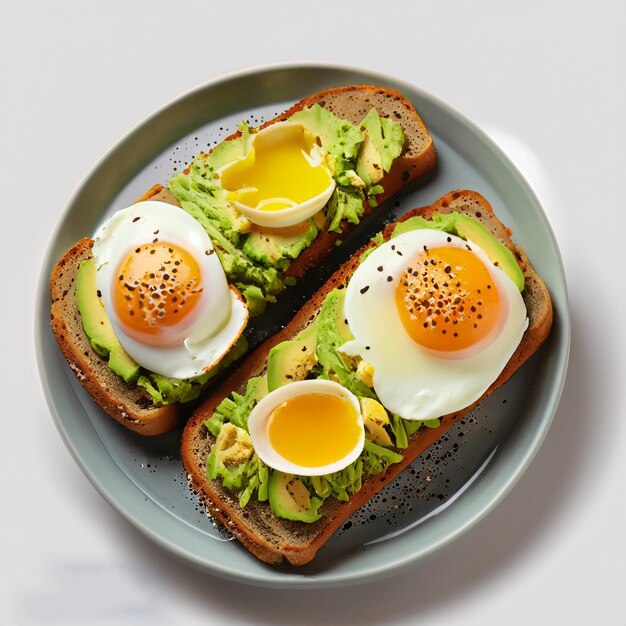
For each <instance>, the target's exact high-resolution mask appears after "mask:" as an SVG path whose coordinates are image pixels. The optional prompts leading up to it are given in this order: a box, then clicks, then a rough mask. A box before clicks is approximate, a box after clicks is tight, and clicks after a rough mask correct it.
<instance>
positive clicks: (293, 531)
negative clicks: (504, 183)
mask: <svg viewBox="0 0 626 626" xmlns="http://www.w3.org/2000/svg"><path fill="white" fill-rule="evenodd" d="M451 211H460V212H462V213H465V214H467V215H469V216H471V217H473V218H475V219H477V220H478V221H480V222H481V223H482V224H484V225H485V226H486V227H487V228H488V229H489V230H490V231H491V232H492V233H493V234H494V235H495V236H496V237H497V238H498V239H500V240H501V241H502V242H503V243H504V244H505V245H506V246H507V247H509V249H511V250H512V251H513V253H514V255H515V257H516V259H517V261H518V263H519V265H520V267H521V268H522V270H523V272H524V277H525V289H524V292H523V294H522V295H523V298H524V302H525V304H526V308H527V312H528V317H529V326H528V329H527V330H526V332H525V333H524V336H523V338H522V340H521V343H520V344H519V346H518V348H517V350H516V351H515V353H514V354H513V356H512V357H511V359H510V360H509V362H508V363H507V365H506V367H505V368H504V370H503V371H502V373H501V374H500V375H499V377H498V378H497V380H495V381H494V382H493V384H492V385H491V386H490V388H489V389H488V390H487V391H486V392H485V394H484V395H483V398H484V397H485V396H487V395H488V394H489V393H491V392H492V391H493V390H494V389H496V388H497V387H499V386H500V385H502V384H503V383H505V382H506V381H507V380H508V379H509V378H510V377H511V375H512V374H513V373H514V372H515V371H516V370H517V369H518V368H519V367H520V366H521V365H522V363H524V361H526V359H528V357H530V356H531V355H532V354H533V353H534V352H535V351H536V350H537V349H538V347H539V346H540V345H541V344H542V343H543V341H544V340H545V339H546V337H547V336H548V333H549V332H550V327H551V325H552V302H551V299H550V295H549V293H548V290H547V289H546V286H545V284H544V283H543V281H542V280H541V278H540V277H539V276H538V275H537V274H536V272H535V271H534V270H533V268H532V266H531V264H530V262H529V260H528V258H527V256H526V254H525V252H524V251H523V250H522V249H521V248H520V247H519V246H517V245H515V244H514V243H513V242H512V240H511V231H510V230H509V229H508V228H506V227H505V226H504V225H503V224H502V223H501V222H500V221H499V220H498V218H497V217H496V216H495V214H494V212H493V209H492V207H491V205H490V204H489V203H488V201H487V200H486V199H485V198H484V197H482V196H481V195H480V194H478V193H476V192H473V191H454V192H451V193H448V194H446V195H445V196H443V197H442V198H440V199H439V200H437V201H436V202H435V203H434V204H433V205H431V206H428V207H424V208H419V209H414V210H413V211H410V212H409V213H407V214H406V215H404V216H403V217H402V218H400V220H399V221H404V220H405V219H408V218H409V217H412V216H414V215H421V216H423V217H426V218H428V217H430V216H432V215H433V214H435V213H449V212H451ZM393 228H394V224H390V225H389V226H387V227H386V228H385V230H384V231H383V236H384V238H385V239H389V237H390V236H391V233H392V231H393ZM371 245H373V244H372V243H370V244H369V245H368V246H365V247H364V248H363V249H362V250H361V251H359V252H358V253H357V254H355V255H354V256H353V257H352V258H351V260H349V261H348V262H347V263H345V264H344V265H343V266H342V267H341V268H339V269H338V270H337V271H336V272H335V273H334V274H333V275H332V277H331V278H330V279H329V281H328V282H327V283H326V284H325V285H324V286H323V287H322V288H321V289H320V290H319V291H318V292H317V293H316V294H315V295H314V296H313V297H312V298H311V300H309V301H308V302H307V304H306V305H305V306H304V307H303V308H302V309H301V310H300V312H299V313H298V314H297V315H296V316H295V317H294V318H293V320H292V321H291V323H290V324H288V325H287V326H286V327H285V328H284V329H283V330H282V331H281V332H279V333H278V334H277V335H275V336H274V337H272V338H271V339H269V340H268V341H266V342H265V343H264V344H262V345H261V346H259V348H257V349H256V350H255V351H254V352H252V353H251V354H249V355H248V356H247V357H246V358H245V359H244V360H243V362H242V363H241V365H240V367H239V369H238V370H237V372H236V373H235V374H234V375H233V376H232V377H231V378H230V379H229V380H227V381H225V382H224V383H223V384H222V385H221V386H220V388H219V389H217V390H215V391H214V392H213V393H212V394H211V395H210V396H209V397H207V398H206V399H205V401H204V402H203V404H202V405H201V406H199V407H198V408H197V409H196V411H195V412H194V414H193V415H192V417H191V419H190V420H189V422H188V423H187V426H186V427H185V430H184V432H183V439H182V449H181V452H182V460H183V464H184V466H185V469H186V471H187V473H188V477H189V480H190V484H191V487H192V488H193V489H194V490H195V492H196V493H197V494H198V496H199V498H200V499H201V501H202V502H203V503H204V504H205V506H206V508H207V510H208V511H209V512H210V514H211V515H212V516H213V517H214V518H215V519H217V520H219V521H220V522H222V523H223V524H224V525H225V526H226V527H227V528H228V529H229V530H230V531H231V532H232V533H233V535H234V536H235V537H237V539H239V540H240V541H241V543H242V544H243V545H244V546H245V547H246V548H247V549H248V550H250V552H252V553H253V554H254V555H255V556H257V557H258V558H259V559H261V560H262V561H265V562H267V563H273V564H276V563H280V562H281V561H283V560H285V559H286V560H287V561H289V562H290V563H291V564H293V565H303V564H305V563H308V562H310V561H311V560H312V559H313V558H314V557H315V554H316V553H317V551H318V550H319V549H320V548H321V547H322V546H323V545H324V543H326V541H328V539H329V538H330V537H331V535H332V534H333V533H334V532H335V531H336V530H337V529H338V528H340V527H341V525H342V524H343V523H344V522H345V521H346V520H347V519H348V517H350V515H351V514H352V513H353V512H354V511H356V510H357V509H359V508H360V507H361V506H362V505H363V504H364V503H365V502H366V501H367V500H369V499H370V498H371V497H372V496H373V495H374V494H376V493H377V492H378V491H380V490H381V489H382V488H383V487H384V486H385V485H387V484H389V482H390V481H391V480H393V478H395V477H396V476H397V475H398V474H399V473H400V472H401V471H402V470H403V469H404V468H405V467H406V466H407V465H409V464H410V463H412V462H413V461H414V460H415V459H416V458H417V457H418V456H419V455H420V454H421V453H422V452H423V451H424V450H426V448H428V447H429V446H430V445H431V444H433V443H434V442H435V441H436V440H437V439H439V438H440V437H441V436H442V435H443V433H444V432H445V431H446V430H447V429H448V428H449V427H450V426H451V425H452V424H454V423H455V422H457V421H459V420H460V419H462V417H463V416H464V415H466V414H467V413H468V412H469V411H470V410H472V409H473V408H474V407H475V406H476V405H477V404H478V403H479V402H480V400H482V398H481V399H480V400H478V401H477V402H476V403H474V404H473V405H472V406H469V407H467V408H465V409H463V410H462V411H459V412H457V413H455V414H452V415H446V416H444V417H443V418H442V420H441V425H440V426H439V427H438V428H434V429H429V428H428V429H427V428H422V429H420V430H419V431H418V432H417V433H415V434H414V435H413V436H412V438H411V439H410V442H409V446H408V447H407V448H406V449H405V450H402V451H401V453H402V456H403V461H402V462H400V463H397V464H395V465H391V466H390V467H389V468H387V470H386V471H384V472H383V473H382V474H380V475H378V476H374V477H371V478H368V479H367V480H366V481H364V484H363V487H362V489H361V490H360V491H358V492H357V493H356V494H354V495H353V496H352V497H351V498H350V500H349V501H348V502H345V503H340V502H338V501H335V500H330V499H329V500H327V501H326V502H325V503H324V505H323V507H322V509H321V511H322V513H323V517H322V519H320V520H318V521H317V522H314V523H312V524H308V523H304V522H294V521H289V520H284V519H281V518H278V517H276V516H275V515H273V513H272V512H271V509H270V507H269V505H268V503H267V502H258V501H257V500H256V499H255V498H254V497H253V498H251V500H250V502H249V504H248V505H247V507H246V509H245V510H242V509H241V508H240V507H239V505H238V501H237V498H236V496H235V495H234V494H233V493H231V492H230V491H228V490H227V489H224V488H223V486H222V484H221V482H220V480H219V479H218V480H214V481H209V480H208V478H207V475H206V467H205V459H206V455H207V454H208V452H209V451H210V449H211V446H212V445H213V443H214V441H215V438H214V437H213V436H212V435H211V433H210V432H209V431H208V430H207V429H206V427H205V426H204V421H205V420H207V419H208V418H209V417H210V416H211V414H212V413H213V410H214V409H215V407H216V406H217V405H218V404H219V403H220V402H221V401H222V400H223V399H224V398H225V397H227V396H228V395H229V394H230V393H231V392H233V391H242V389H243V388H244V386H245V384H246V381H247V380H248V379H249V378H250V377H252V376H258V375H260V374H262V373H263V372H264V371H265V368H266V362H267V356H268V353H269V351H270V349H271V348H272V347H273V346H275V345H276V344H278V343H280V342H281V341H284V340H287V339H291V338H293V337H294V336H295V335H296V334H297V333H298V332H299V331H300V330H302V329H303V328H305V327H306V326H307V325H308V324H310V323H311V322H312V321H313V320H315V318H316V316H317V313H318V312H319V310H320V308H321V305H322V303H323V301H324V299H325V298H326V296H327V294H328V293H329V292H330V291H331V290H333V289H335V288H337V287H340V286H345V285H346V284H347V282H348V280H349V279H350V277H351V276H352V274H353V273H354V271H355V270H356V268H357V267H358V264H359V258H360V256H361V254H362V253H363V252H364V251H365V250H366V249H368V248H369V247H371Z"/></svg>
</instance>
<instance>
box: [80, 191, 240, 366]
mask: <svg viewBox="0 0 626 626" xmlns="http://www.w3.org/2000/svg"><path fill="white" fill-rule="evenodd" d="M155 238H158V239H159V240H160V241H165V242H168V243H173V244H176V245H178V246H180V247H181V248H184V249H185V250H187V251H188V252H189V253H191V254H192V255H193V257H194V258H195V259H196V261H197V263H198V264H199V266H200V271H201V274H202V285H201V286H202V288H203V290H202V294H201V295H200V299H199V301H198V303H197V305H196V307H195V308H194V311H193V312H192V313H190V314H189V315H188V316H187V317H186V318H185V319H184V320H183V322H182V323H180V324H178V325H175V326H172V327H170V328H169V329H168V334H169V340H170V341H169V342H168V343H172V344H174V345H167V346H154V345H147V344H145V343H142V342H140V341H138V340H137V339H135V338H134V337H130V336H129V335H128V334H127V333H126V332H125V331H124V329H123V327H122V325H121V324H120V321H119V319H118V317H117V314H116V312H115V308H114V306H113V298H114V290H115V288H116V283H117V270H118V268H119V267H120V265H121V263H122V262H123V261H124V260H125V259H126V258H127V257H128V255H129V253H130V252H131V251H132V250H134V249H135V248H136V247H138V246H141V245H143V244H148V243H151V242H152V241H153V240H154V239H155ZM92 254H93V257H94V262H95V265H96V285H97V288H98V291H99V292H100V294H101V297H102V302H103V304H104V310H105V312H106V314H107V316H108V318H109V320H110V322H111V326H112V327H113V331H114V333H115V336H116V337H117V339H118V340H119V342H120V344H121V345H122V347H123V348H124V349H125V350H126V352H128V354H129V355H130V356H131V357H132V358H133V359H134V360H135V361H137V363H138V364H139V365H141V366H142V367H145V368H146V369H148V370H150V371H152V372H154V373H156V374H161V375H163V376H168V377H171V378H189V377H192V376H197V375H199V374H201V373H202V372H204V371H206V370H208V369H210V368H211V367H213V366H214V365H215V364H217V362H218V361H219V360H220V359H221V358H222V357H223V356H225V354H226V353H227V352H228V350H229V349H230V347H231V346H232V345H233V343H234V342H235V341H236V340H237V339H238V338H239V336H240V335H241V333H242V331H243V329H244V328H245V326H246V323H247V320H248V309H247V306H246V304H245V303H244V302H243V299H242V298H241V296H240V295H239V293H238V292H237V291H236V290H234V289H231V288H229V286H228V283H227V281H226V276H225V274H224V270H223V268H222V266H221V264H220V261H219V259H218V257H217V254H215V250H214V248H213V244H212V242H211V240H210V238H209V236H208V235H207V233H206V231H205V230H204V229H203V228H202V226H201V225H200V224H199V223H198V222H197V221H196V220H195V219H194V218H193V217H192V216H191V215H189V214H188V213H186V212H185V211H183V210H182V209H180V208H178V207H175V206H172V205H170V204H167V203H165V202H158V201H146V202H139V203H137V204H135V205H133V206H131V207H129V208H127V209H123V210H121V211H118V212H117V213H115V214H114V215H113V216H112V217H111V218H110V219H109V220H107V221H106V222H105V223H104V224H102V226H100V228H99V229H98V230H97V232H96V233H95V235H94V244H93V249H92Z"/></svg>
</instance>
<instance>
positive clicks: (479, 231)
mask: <svg viewBox="0 0 626 626" xmlns="http://www.w3.org/2000/svg"><path fill="white" fill-rule="evenodd" d="M455 227H456V232H457V233H458V234H459V235H460V236H461V237H463V238H464V239H468V240H469V241H473V242H474V243H475V244H477V245H479V246H480V247H481V248H482V249H483V250H484V251H485V252H486V253H487V256H488V257H489V258H490V259H491V261H492V262H493V264H494V265H497V266H499V267H501V268H502V270H503V271H504V273H505V274H506V275H507V276H508V277H509V278H510V279H511V280H512V281H513V282H514V283H515V286H516V287H517V288H518V289H519V290H520V291H524V273H523V272H522V269H521V268H520V266H519V265H518V263H517V261H516V260H515V256H514V254H513V253H512V252H511V250H509V248H507V247H506V246H505V245H504V244H503V243H502V242H501V241H499V240H498V239H496V238H495V237H494V236H493V235H492V234H491V233H490V232H489V230H487V228H485V226H483V225H482V224H481V223H480V222H477V221H476V220H474V219H472V218H471V217H468V216H467V215H463V214H460V215H457V218H456V222H455Z"/></svg>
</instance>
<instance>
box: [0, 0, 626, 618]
mask: <svg viewBox="0 0 626 626" xmlns="http://www.w3.org/2000/svg"><path fill="white" fill-rule="evenodd" d="M246 6H247V5H245V4H243V3H236V2H224V3H219V5H217V4H216V3H210V2H206V0H203V1H198V0H186V1H185V2H182V3H174V2H172V3H165V2H154V1H153V2H148V1H147V0H146V1H143V2H135V3H133V4H132V6H130V3H128V2H123V1H121V0H119V1H114V2H100V3H96V2H90V3H82V2H78V1H76V0H74V1H71V0H58V1H57V2H54V3H53V2H20V3H18V2H14V3H11V4H9V3H8V2H6V1H4V0H3V1H2V2H0V23H1V24H2V25H3V29H2V30H3V34H2V37H1V38H0V58H1V59H2V66H3V69H2V80H1V81H0V106H1V111H0V146H1V149H0V178H1V180H2V183H3V184H2V187H3V195H2V205H3V209H4V210H3V219H4V228H3V229H2V230H3V239H4V241H3V245H2V247H1V250H2V252H1V254H2V270H3V272H2V275H3V278H4V280H5V281H6V282H7V283H8V284H7V285H5V288H4V290H3V307H2V329H3V338H2V348H3V350H2V352H3V354H2V380H3V388H4V390H5V394H6V396H7V398H8V400H7V401H5V402H4V420H3V421H4V429H3V442H4V444H3V446H2V453H1V454H0V464H1V465H0V467H1V471H2V476H3V478H2V481H1V483H0V497H1V499H2V500H1V501H2V502H3V505H2V515H0V537H1V538H0V541H1V543H2V552H1V554H2V565H3V584H2V586H0V623H3V624H4V623H6V624H16V625H19V624H40V623H44V624H58V623H61V624H64V623H80V624H113V623H115V624H126V623H128V624H155V625H158V624H162V623H163V624H165V623H168V624H169V623H182V624H205V625H206V624H218V623H219V624H274V625H283V624H284V625H286V624H319V623H322V622H325V623H330V624H336V623H342V624H346V625H347V624H380V623H385V624H415V623H428V624H464V625H467V624H480V625H481V626H487V625H491V624H494V625H496V624H498V625H499V624H502V623H507V624H511V625H517V624H531V623H532V624H590V623H598V624H624V621H625V619H626V618H625V614H626V610H625V609H624V604H623V597H622V596H623V592H622V586H623V583H622V581H623V580H624V579H626V539H625V537H626V534H625V533H624V528H626V504H625V502H626V499H625V498H624V496H623V477H624V476H626V449H625V444H624V441H625V434H626V433H625V428H624V421H625V418H626V414H625V406H626V402H625V398H624V380H626V367H625V365H624V362H625V361H624V357H623V355H622V354H621V350H620V348H621V349H622V350H623V349H624V348H626V332H625V330H624V311H625V310H626V306H625V305H626V298H625V296H624V287H623V286H622V282H623V263H622V262H620V261H621V255H623V252H624V244H623V242H622V241H621V238H620V235H619V230H620V228H621V227H623V226H625V225H626V220H625V219H624V217H623V211H624V207H623V194H622V193H621V191H622V182H623V179H624V172H625V171H626V158H625V156H624V155H625V154H626V152H625V151H624V145H625V143H624V140H625V139H626V122H625V115H624V112H625V111H626V83H625V82H624V71H625V69H626V68H625V59H626V43H625V42H626V39H625V38H624V32H623V24H624V22H625V20H626V5H625V4H624V3H622V2H621V1H620V0H615V1H613V2H609V1H600V2H598V1H596V2H593V3H584V4H583V3H571V2H566V1H564V0H563V1H559V2H551V3H548V2H543V0H524V1H515V2H501V1H497V0H480V1H473V2H463V1H461V0H455V1H452V0H448V1H447V2H438V3H437V2H429V1H420V2H409V1H405V2H402V1H396V2H395V3H388V6H389V7H391V6H393V8H387V9H384V8H383V7H384V6H385V5H384V3H381V2H379V1H376V2H372V1H368V0H361V2H352V1H344V2H341V3H339V2H333V3H331V2H329V1H327V0H318V1H317V2H316V3H306V5H303V7H302V8H290V6H291V3H289V2H287V1H282V2H277V1H272V0H268V1H267V2H264V3H255V4H254V5H252V4H251V5H250V6H254V7H256V8H254V9H246V8H244V7H246ZM295 6H296V4H295V3H293V7H295ZM305 6H306V7H309V8H304V7H305ZM279 22H282V23H283V25H282V26H281V25H279ZM298 60H307V61H326V62H333V63H345V64H351V65H358V66H362V67H365V68H369V69H373V70H377V71H382V72H388V73H390V74H393V75H395V76H397V77H399V78H401V79H404V80H407V81H410V82H413V83H415V84H416V85H419V86H420V87H422V88H424V89H425V90H427V91H430V92H431V93H433V94H434V95H436V96H438V97H440V98H441V99H443V100H445V101H447V102H448V103H450V104H451V105H453V106H454V107H456V108H458V109H459V110H460V111H462V112H463V113H464V114H465V115H467V116H468V117H469V118H471V119H473V120H474V121H475V122H477V123H478V124H479V125H481V126H483V127H484V128H485V129H486V130H487V131H488V132H490V133H491V135H492V136H493V137H494V138H495V139H496V141H498V142H499V143H500V145H501V146H502V147H503V148H504V149H505V151H506V152H507V153H508V154H509V155H510V156H511V157H512V159H513V160H514V161H515V162H516V163H517V164H518V166H519V167H520V169H521V170H522V171H523V172H524V173H525V174H526V176H527V177H528V179H529V181H530V183H531V185H532V186H533V187H534V188H535V190H536V192H537V194H538V196H539V198H540V199H541V200H542V202H543V204H544V207H545V209H546V211H547V213H548V216H549V218H550V220H551V222H552V225H553V227H554V230H555V233H556V236H557V238H558V240H559V242H560V246H561V251H562V254H563V258H564V262H565V267H566V272H567V275H568V280H569V289H570V302H571V311H572V318H573V341H572V353H571V362H570V371H569V375H568V379H567V382H566V385H565V390H564V395H563V398H562V401H561V404H560V407H559V410H558V413H557V415H556V418H555V422H554V425H553V427H552V429H551V431H550V433H549V435H548V437H547V439H546V441H545V443H544V445H543V447H542V448H541V450H540V452H539V454H538V456H537V457H536V459H535V461H534V462H533V464H532V465H531V467H530V469H529V470H528V472H527V473H526V474H525V476H524V477H523V478H522V480H521V481H520V483H519V484H518V485H517V486H516V487H515V488H514V490H513V491H512V493H511V494H510V495H509V496H508V497H507V498H506V500H505V501H504V502H503V503H502V504H501V505H500V506H499V507H498V508H497V509H496V510H495V511H494V512H492V513H491V514H490V515H489V516H488V517H487V518H486V519H485V520H483V521H482V522H481V523H480V524H478V525H477V526H475V527H474V528H473V529H472V530H471V531H470V532H469V533H467V534H466V535H465V536H464V537H462V538H461V539H460V540H458V541H456V542H455V543H453V544H452V545H450V546H448V547H446V548H445V549H443V550H441V551H439V552H437V553H436V554H434V555H433V556H432V557H431V558H429V559H428V560H427V561H425V562H421V563H419V564H418V565H417V566H415V567H413V568H411V569H410V570H408V571H407V572H405V573H404V575H403V576H401V577H400V576H396V577H393V578H390V579H388V580H386V581H384V582H380V583H376V584H370V585H366V586H359V587H354V588H350V589H339V590H328V591H309V592H301V591H298V592H294V591H290V592H281V591H271V592H269V591H267V590H260V589H253V588H250V587H244V586H241V585H236V584H232V583H227V582H224V581H221V580H218V579H215V578H212V577H210V576H207V575H201V574H198V573H197V572H195V571H193V570H192V569H191V568H189V567H188V566H187V565H185V564H181V563H179V562H176V561H174V560H173V559H172V558H171V557H170V555H169V554H166V553H165V552H163V551H162V550H161V549H159V548H158V547H157V546H155V545H153V544H152V543H151V542H149V541H148V540H147V539H145V538H144V537H143V536H142V535H141V534H140V533H139V532H138V531H136V530H135V529H134V528H133V527H131V526H130V525H129V524H128V523H127V522H126V521H125V520H124V519H123V518H122V517H121V516H120V515H119V514H117V513H116V512H115V511H114V510H113V509H111V508H110V507H109V506H108V505H107V504H106V503H105V502H104V501H103V500H102V499H101V498H100V496H99V495H98V494H97V493H96V492H95V490H94V489H93V488H92V487H91V486H90V484H89V483H88V482H87V480H86V479H85V478H84V477H83V475H82V474H81V472H80V471H79V469H78V467H77V466H76V465H75V463H74V461H73V460H72V459H71V457H70V455H69V453H68V452H67V451H66V450H65V448H64V445H63V443H62V441H61V438H60V437H59V436H58V434H57V432H56V430H55V427H54V425H53V423H52V419H51V418H50V415H49V411H48V408H47V406H46V404H45V401H44V398H43V393H42V391H41V386H40V383H39V380H38V376H37V371H36V366H35V355H34V345H33V339H32V337H33V319H32V317H33V314H32V310H33V303H34V286H35V284H36V281H37V279H38V275H39V270H40V264H41V260H42V255H43V251H44V248H45V246H46V244H47V242H48V238H49V235H50V232H51V229H52V228H53V226H54V225H55V223H56V221H57V219H58V217H59V215H60V213H61V211H62V208H63V207H64V206H65V204H66V202H67V200H68V199H69V197H70V195H71V193H72V191H73V189H74V188H75V186H76V185H77V183H78V182H79V181H80V179H81V178H82V176H83V175H84V174H85V173H86V172H87V170H88V169H89V168H91V166H92V165H93V164H94V163H95V162H96V161H97V160H98V159H99V158H100V156H101V155H102V154H103V152H104V151H105V150H106V149H107V148H108V147H109V146H110V145H111V144H112V143H114V142H115V141H117V139H118V138H119V137H120V136H122V135H123V134H124V133H125V132H126V131H127V130H128V129H129V128H130V127H131V126H134V125H135V124H136V123H137V122H138V121H140V120H141V119H143V117H144V116H146V115H147V114H149V113H151V112H152V111H154V110H155V109H157V108H158V107H160V106H161V105H163V104H164V103H165V102H168V101H170V100H171V99H173V98H174V97H176V96H178V95H179V94H180V93H182V92H184V91H186V90H188V89H190V88H192V87H194V86H196V85H198V84H200V83H202V82H204V81H206V80H208V79H211V78H214V77H216V76H218V75H220V74H222V73H225V72H228V71H231V70H235V69H240V68H243V67H246V66H250V65H257V64H261V63H270V62H286V61H298ZM11 396H14V397H11ZM511 538H514V540H512V539H511Z"/></svg>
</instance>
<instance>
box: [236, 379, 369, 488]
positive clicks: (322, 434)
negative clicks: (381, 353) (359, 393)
mask: <svg viewBox="0 0 626 626" xmlns="http://www.w3.org/2000/svg"><path fill="white" fill-rule="evenodd" d="M248 430H249V432H250V438H251V440H252V445H253V446H254V449H255V451H256V453H257V454H258V456H259V458H260V459H261V460H262V461H263V462H264V463H265V464H266V465H268V466H269V467H273V468H274V469H277V470H279V471H281V472H285V473H287V474H297V475H300V476H321V475H323V474H330V473H332V472H337V471H339V470H341V469H343V468H344V467H346V466H348V465H349V464H350V463H352V462H353V461H356V459H357V458H358V456H359V455H360V454H361V451H362V450H363V446H364V444H365V429H364V426H363V417H362V415H361V409H360V406H359V401H358V399H357V398H356V396H354V394H352V393H351V392H350V391H348V390H347V389H346V388H345V387H342V386H341V385H340V384H338V383H336V382H334V381H331V380H320V379H318V380H303V381H299V382H294V383H289V384H288V385H284V386H283V387H279V388H278V389H275V390H274V391H272V392H271V393H269V394H268V395H267V396H265V397H264V398H263V399H262V400H261V401H260V402H259V403H258V404H257V405H256V406H255V407H254V409H252V412H251V413H250V417H249V418H248Z"/></svg>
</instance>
